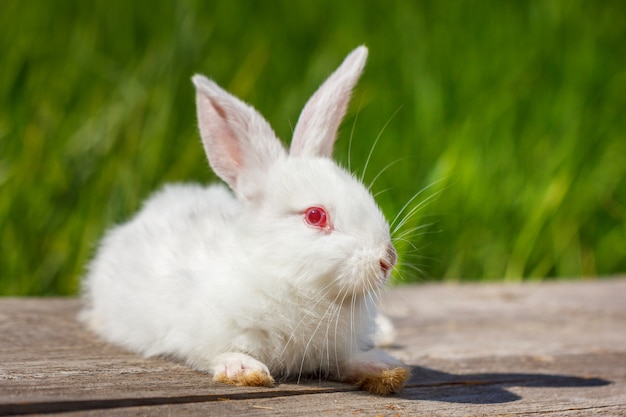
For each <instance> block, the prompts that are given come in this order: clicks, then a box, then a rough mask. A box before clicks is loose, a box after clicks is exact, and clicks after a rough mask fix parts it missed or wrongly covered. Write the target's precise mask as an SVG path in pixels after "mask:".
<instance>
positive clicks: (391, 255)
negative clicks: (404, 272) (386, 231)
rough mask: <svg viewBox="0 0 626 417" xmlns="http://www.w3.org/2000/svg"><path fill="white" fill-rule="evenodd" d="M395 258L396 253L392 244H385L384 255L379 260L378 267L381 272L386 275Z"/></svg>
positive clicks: (393, 264) (396, 258)
mask: <svg viewBox="0 0 626 417" xmlns="http://www.w3.org/2000/svg"><path fill="white" fill-rule="evenodd" d="M397 260H398V255H397V253H396V250H395V249H394V247H393V245H391V244H389V245H388V246H387V249H386V250H385V256H384V257H383V258H381V259H380V261H379V264H380V269H382V270H383V273H384V274H385V275H387V274H388V273H389V271H391V270H392V269H393V267H394V266H395V264H396V261H397Z"/></svg>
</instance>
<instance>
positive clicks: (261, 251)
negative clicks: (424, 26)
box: [193, 46, 396, 301]
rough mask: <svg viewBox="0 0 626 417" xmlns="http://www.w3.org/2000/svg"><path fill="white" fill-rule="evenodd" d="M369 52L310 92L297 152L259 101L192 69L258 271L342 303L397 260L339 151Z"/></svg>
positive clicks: (218, 168)
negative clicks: (336, 157)
mask: <svg viewBox="0 0 626 417" xmlns="http://www.w3.org/2000/svg"><path fill="white" fill-rule="evenodd" d="M366 58H367V49H366V48H365V47H364V46H361V47H359V48H357V49H356V50H354V51H353V52H352V53H351V54H350V55H348V56H347V57H346V59H345V60H344V62H343V63H342V64H341V66H340V67H339V68H338V69H337V70H336V71H335V72H334V73H333V74H332V75H331V76H330V77H329V78H328V79H327V80H326V81H325V82H324V83H323V85H322V86H321V87H320V88H319V89H318V90H317V91H316V92H315V94H314V95H313V96H312V97H311V98H310V99H309V101H308V102H307V104H306V105H305V107H304V109H303V111H302V113H301V115H300V117H299V119H298V122H297V124H296V127H295V130H294V134H293V140H292V143H291V147H290V149H289V151H287V150H286V149H285V148H284V147H283V145H282V144H281V142H280V140H278V139H277V137H276V135H275V133H274V131H273V130H272V128H271V127H270V125H269V124H268V123H267V121H266V120H265V119H264V118H263V117H262V116H261V115H260V114H259V113H258V112H257V111H256V110H255V109H253V108H252V107H251V106H249V105H248V104H246V103H244V102H242V101H240V100H239V99H237V98H236V97H234V96H232V95H231V94H229V93H228V92H226V91H224V90H223V89H222V88H220V87H219V86H218V85H217V84H215V83H214V82H213V81H211V80H209V79H207V78H205V77H204V76H201V75H196V76H194V77H193V82H194V84H195V86H196V92H197V95H196V102H197V111H198V121H199V129H200V134H201V137H202V142H203V145H204V149H205V152H206V154H207V157H208V160H209V163H210V165H211V167H212V168H213V170H214V171H215V173H216V174H217V175H218V176H220V177H221V178H222V179H223V180H224V181H225V182H226V183H227V184H228V185H229V187H230V188H231V189H232V190H233V191H234V192H235V194H236V196H237V198H238V200H239V201H240V202H241V203H242V205H243V210H242V214H241V218H240V219H239V222H238V223H237V229H238V235H239V236H241V237H242V238H241V241H242V243H241V244H242V245H244V247H245V248H244V250H245V251H246V258H248V259H251V261H250V262H251V263H253V264H254V269H255V272H256V273H258V275H259V276H263V278H264V279H265V280H271V279H274V280H277V281H281V282H282V283H284V285H286V286H287V287H289V288H293V289H294V290H295V291H300V292H302V293H311V294H312V296H315V297H319V296H320V295H322V296H324V297H330V298H332V299H335V300H338V301H345V300H350V299H351V297H353V296H355V295H356V296H360V295H364V294H367V293H369V292H371V291H373V290H375V289H377V288H379V287H380V286H381V285H382V284H384V283H385V282H386V281H387V280H388V279H389V276H390V273H391V270H392V269H393V267H394V265H395V262H396V252H395V250H394V248H393V245H392V243H391V239H390V233H389V226H388V223H387V221H386V220H385V218H384V216H383V214H382V213H381V211H380V209H379V208H378V206H377V205H376V203H375V202H374V199H373V198H372V196H371V194H370V193H369V191H368V190H367V189H366V188H365V187H364V186H363V185H362V184H361V182H360V181H359V180H357V179H356V178H355V177H354V176H352V175H351V174H350V173H348V172H346V171H345V170H344V169H342V168H340V167H339V166H338V165H337V164H335V163H334V162H333V161H332V160H331V159H330V157H331V154H332V150H333V144H334V142H335V139H336V135H337V129H338V127H339V124H340V122H341V120H342V118H343V117H344V115H345V113H346V109H347V106H348V102H349V99H350V94H351V92H352V89H353V87H354V85H355V84H356V82H357V80H358V78H359V76H360V74H361V72H362V70H363V67H364V65H365V60H366ZM264 285H265V284H264Z"/></svg>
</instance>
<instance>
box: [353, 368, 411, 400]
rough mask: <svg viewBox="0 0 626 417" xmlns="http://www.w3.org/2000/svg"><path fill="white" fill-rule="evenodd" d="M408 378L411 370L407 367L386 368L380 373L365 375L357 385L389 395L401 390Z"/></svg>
mask: <svg viewBox="0 0 626 417" xmlns="http://www.w3.org/2000/svg"><path fill="white" fill-rule="evenodd" d="M407 379H409V371H408V369H406V368H394V369H385V370H384V371H381V372H380V373H379V374H366V375H363V376H362V377H361V379H360V380H359V381H358V382H357V383H356V386H357V387H359V388H360V389H362V390H364V391H368V392H371V393H372V394H376V395H388V394H393V393H396V392H399V391H401V390H402V387H404V383H405V382H406V380H407Z"/></svg>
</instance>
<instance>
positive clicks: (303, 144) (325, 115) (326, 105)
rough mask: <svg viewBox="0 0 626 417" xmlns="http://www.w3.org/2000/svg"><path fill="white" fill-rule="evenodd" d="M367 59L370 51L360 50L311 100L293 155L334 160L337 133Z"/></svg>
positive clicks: (297, 130)
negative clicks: (324, 157)
mask: <svg viewBox="0 0 626 417" xmlns="http://www.w3.org/2000/svg"><path fill="white" fill-rule="evenodd" d="M366 59H367V48H366V47H365V46H359V47H358V48H356V49H355V50H354V51H352V52H351V53H350V54H349V55H348V56H347V57H346V59H344V61H343V63H342V64H341V65H340V66H339V68H337V69H336V70H335V72H333V73H332V74H331V75H330V77H328V79H327V80H326V81H324V83H323V84H322V85H321V86H320V88H318V89H317V91H316V92H315V94H313V96H312V97H311V98H310V99H309V101H308V102H307V103H306V105H305V106H304V109H303V110H302V113H301V114H300V118H299V119H298V123H297V124H296V128H295V130H294V132H293V140H292V141H291V148H290V154H291V155H293V156H326V157H330V156H331V154H332V153H333V145H334V143H335V139H336V137H337V129H338V128H339V124H340V123H341V120H342V119H343V116H344V115H345V114H346V110H347V108H348V101H350V94H351V93H352V89H353V88H354V85H355V84H356V82H357V81H358V80H359V77H360V76H361V72H362V71H363V67H364V66H365V60H366Z"/></svg>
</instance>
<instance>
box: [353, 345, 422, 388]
mask: <svg viewBox="0 0 626 417" xmlns="http://www.w3.org/2000/svg"><path fill="white" fill-rule="evenodd" d="M345 371H346V373H345V375H346V376H345V378H343V380H344V381H346V382H351V383H353V384H355V385H356V386H357V387H359V388H360V389H362V390H363V391H368V392H371V393H372V394H377V395H388V394H393V393H396V392H399V391H401V390H402V387H404V383H405V382H406V381H407V379H409V375H410V372H409V369H408V368H407V367H406V366H405V365H404V364H403V363H402V362H400V361H398V360H397V359H394V358H392V357H391V356H389V355H387V354H386V353H384V352H381V351H379V350H375V349H373V350H370V351H368V352H362V353H359V354H357V355H356V356H355V357H354V358H353V359H352V360H351V361H350V363H349V366H348V367H347V369H346V370H345Z"/></svg>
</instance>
